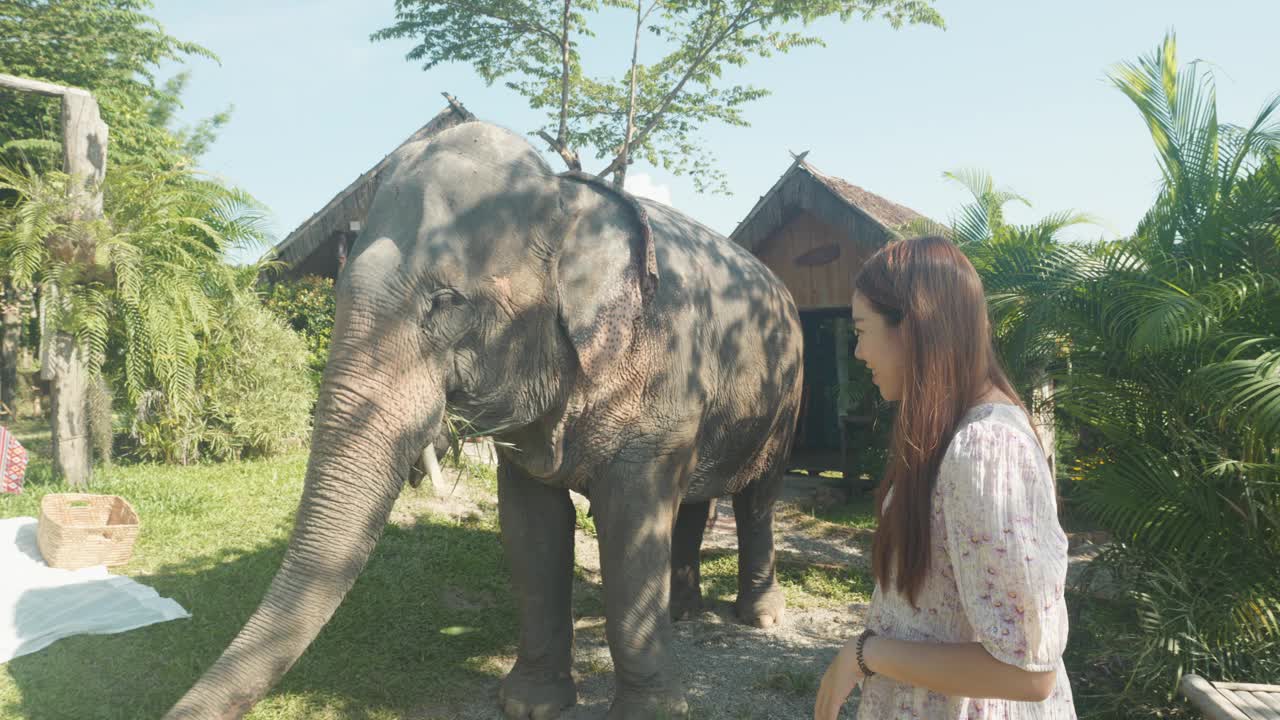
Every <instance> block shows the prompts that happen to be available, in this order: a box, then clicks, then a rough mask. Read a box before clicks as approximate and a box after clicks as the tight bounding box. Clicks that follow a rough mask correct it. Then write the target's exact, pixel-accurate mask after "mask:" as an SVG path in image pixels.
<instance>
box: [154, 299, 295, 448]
mask: <svg viewBox="0 0 1280 720" xmlns="http://www.w3.org/2000/svg"><path fill="white" fill-rule="evenodd" d="M223 304H224V311H223V313H222V314H221V317H220V318H219V319H218V322H217V323H216V324H213V325H212V326H211V327H210V329H209V332H208V333H207V334H206V335H204V336H203V337H202V339H201V348H200V360H199V363H198V367H197V374H196V395H197V402H196V408H195V410H194V411H193V412H192V413H189V414H180V413H176V412H174V411H173V410H172V408H171V407H170V406H169V404H168V403H167V402H166V399H165V398H164V396H163V394H162V393H160V392H159V391H155V390H153V391H149V392H147V393H144V394H143V395H142V397H141V398H140V400H139V402H138V405H137V407H136V408H135V409H134V423H133V434H134V436H135V440H136V441H137V443H138V448H137V454H138V455H139V456H140V457H142V458H145V459H151V460H161V461H166V462H179V463H184V464H185V463H190V462H194V461H196V460H198V459H200V458H202V457H206V458H209V459H214V460H232V459H242V458H247V457H254V456H268V455H273V454H278V453H281V452H285V451H289V450H292V449H296V448H299V447H301V446H303V444H305V442H306V441H307V437H308V434H309V432H310V423H311V409H312V406H313V404H314V402H315V387H314V386H313V385H312V383H311V381H310V379H309V377H308V365H307V362H308V357H309V356H308V348H307V346H306V343H305V342H304V340H303V338H302V337H301V336H299V335H298V333H295V332H293V331H292V330H290V329H289V328H288V327H286V326H285V325H284V323H283V322H282V321H281V320H280V319H279V318H277V317H276V316H274V315H273V314H271V313H270V312H269V311H268V310H266V309H265V308H263V307H262V305H261V304H260V302H259V301H258V300H257V298H256V297H254V296H252V295H249V294H247V293H239V294H236V295H235V296H232V297H229V298H226V299H225V300H223Z"/></svg>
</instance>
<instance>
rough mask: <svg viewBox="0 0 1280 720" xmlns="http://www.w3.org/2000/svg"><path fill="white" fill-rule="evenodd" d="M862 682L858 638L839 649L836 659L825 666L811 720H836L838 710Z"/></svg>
mask: <svg viewBox="0 0 1280 720" xmlns="http://www.w3.org/2000/svg"><path fill="white" fill-rule="evenodd" d="M861 681H862V671H861V670H859V669H858V638H857V637H856V636H855V637H854V638H853V639H852V640H850V641H849V642H847V643H845V644H844V647H842V648H840V652H838V653H836V658H835V659H834V660H832V661H831V664H830V665H829V666H827V672H826V674H825V675H823V676H822V684H821V685H819V686H818V701H817V703H815V704H814V706H813V720H836V716H837V715H839V714H840V708H841V707H842V706H844V703H845V701H846V700H848V699H849V693H851V692H853V688H854V686H856V685H857V684H858V683H859V682H861Z"/></svg>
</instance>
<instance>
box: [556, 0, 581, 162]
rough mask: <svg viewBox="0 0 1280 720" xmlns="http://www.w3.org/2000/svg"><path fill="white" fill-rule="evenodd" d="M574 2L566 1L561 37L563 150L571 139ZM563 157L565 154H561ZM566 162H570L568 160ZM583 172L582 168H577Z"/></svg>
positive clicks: (560, 140)
mask: <svg viewBox="0 0 1280 720" xmlns="http://www.w3.org/2000/svg"><path fill="white" fill-rule="evenodd" d="M572 4H573V0H564V14H563V15H562V16H561V23H562V25H561V32H562V34H561V36H560V129H559V131H558V132H557V133H556V147H557V149H558V148H563V147H564V146H565V143H566V142H568V139H569V7H570V5H572ZM561 155H562V156H563V153H561ZM565 162H568V160H567V159H566V160H565ZM577 169H579V170H581V169H582V168H581V167H579V168H577Z"/></svg>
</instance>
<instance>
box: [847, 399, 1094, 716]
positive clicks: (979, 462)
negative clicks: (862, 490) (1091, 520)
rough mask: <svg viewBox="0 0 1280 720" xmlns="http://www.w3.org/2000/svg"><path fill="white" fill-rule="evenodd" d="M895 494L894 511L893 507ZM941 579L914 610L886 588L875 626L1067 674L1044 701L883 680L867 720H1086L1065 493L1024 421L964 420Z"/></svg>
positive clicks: (876, 599)
mask: <svg viewBox="0 0 1280 720" xmlns="http://www.w3.org/2000/svg"><path fill="white" fill-rule="evenodd" d="M892 501H893V497H892V493H891V494H890V496H889V497H887V498H886V499H885V502H892ZM932 513H933V518H932V523H931V535H930V540H931V542H932V544H933V551H932V555H931V557H930V570H929V574H928V576H927V577H926V579H925V581H924V584H923V585H922V586H921V590H920V593H919V595H918V597H917V607H914V608H913V607H912V606H911V604H910V603H909V602H908V601H907V599H906V596H905V595H902V594H900V593H898V592H897V591H896V590H895V589H892V588H889V589H886V588H884V587H881V586H879V585H877V587H876V589H875V593H874V594H873V595H872V598H871V609H870V612H869V615H868V619H867V625H868V626H869V627H870V628H871V629H872V630H873V631H875V632H877V633H880V634H881V635H884V636H885V637H891V638H897V639H900V640H911V641H920V642H933V643H959V642H975V641H976V642H981V643H982V645H983V647H985V648H986V650H987V652H989V653H991V655H992V656H993V657H995V658H996V659H997V660H1000V661H1002V662H1005V663H1009V664H1010V665H1015V666H1017V667H1020V668H1023V669H1025V670H1031V671H1047V670H1056V671H1057V683H1056V685H1055V686H1054V689H1053V694H1052V695H1050V696H1049V698H1048V699H1047V700H1045V701H1044V702H1038V703H1033V702H1015V701H1011V700H997V699H975V698H966V697H958V696H947V695H942V694H939V693H936V692H931V691H929V690H926V689H924V688H919V687H915V686H912V685H905V684H902V683H899V682H897V681H895V680H893V679H891V678H887V677H885V676H883V675H875V676H873V677H871V678H868V679H866V680H864V681H863V683H862V693H861V699H860V701H859V703H858V717H859V718H864V719H866V718H876V719H877V720H879V719H882V718H895V719H896V718H923V719H926V720H944V719H945V720H961V719H965V720H967V719H969V718H973V719H975V720H977V719H982V720H994V719H995V718H1000V719H1001V720H1004V719H1009V720H1064V719H1070V720H1074V719H1075V717H1076V713H1075V707H1074V705H1073V703H1072V699H1071V686H1070V683H1069V682H1068V680H1067V673H1066V670H1065V669H1064V667H1063V664H1062V651H1063V648H1065V647H1066V644H1067V607H1066V604H1065V602H1064V601H1063V595H1062V591H1063V584H1064V583H1065V581H1066V573H1067V538H1066V535H1065V534H1064V533H1063V532H1062V527H1061V526H1060V525H1059V523H1058V508H1057V500H1056V497H1055V492H1054V484H1053V481H1052V478H1051V476H1050V473H1049V466H1048V463H1047V462H1046V461H1045V457H1044V453H1043V452H1042V451H1041V450H1040V446H1039V444H1038V443H1037V441H1036V439H1035V434H1034V432H1033V431H1032V429H1031V426H1030V424H1029V423H1028V422H1027V419H1026V416H1025V415H1024V414H1023V412H1022V410H1021V409H1019V408H1018V407H1016V406H1013V405H1007V404H984V405H979V406H976V407H974V408H973V409H971V410H970V411H969V412H968V413H967V414H966V415H965V417H964V418H962V419H961V421H960V424H959V427H958V428H957V430H956V433H955V436H954V437H953V438H952V440H951V444H950V445H949V446H948V447H947V451H946V454H945V455H944V456H943V460H942V464H941V466H940V467H939V470H938V482H937V485H936V486H935V488H934V493H933V507H932Z"/></svg>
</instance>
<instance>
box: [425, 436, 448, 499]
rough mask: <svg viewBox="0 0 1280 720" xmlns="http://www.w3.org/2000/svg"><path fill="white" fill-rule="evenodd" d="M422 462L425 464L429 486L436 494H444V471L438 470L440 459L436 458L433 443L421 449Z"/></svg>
mask: <svg viewBox="0 0 1280 720" xmlns="http://www.w3.org/2000/svg"><path fill="white" fill-rule="evenodd" d="M422 463H423V464H424V465H426V470H427V477H429V478H431V488H432V489H433V490H435V492H436V494H437V495H440V496H443V495H444V473H442V472H440V461H439V460H437V459H436V449H435V446H434V445H427V447H426V449H424V450H423V451H422Z"/></svg>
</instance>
